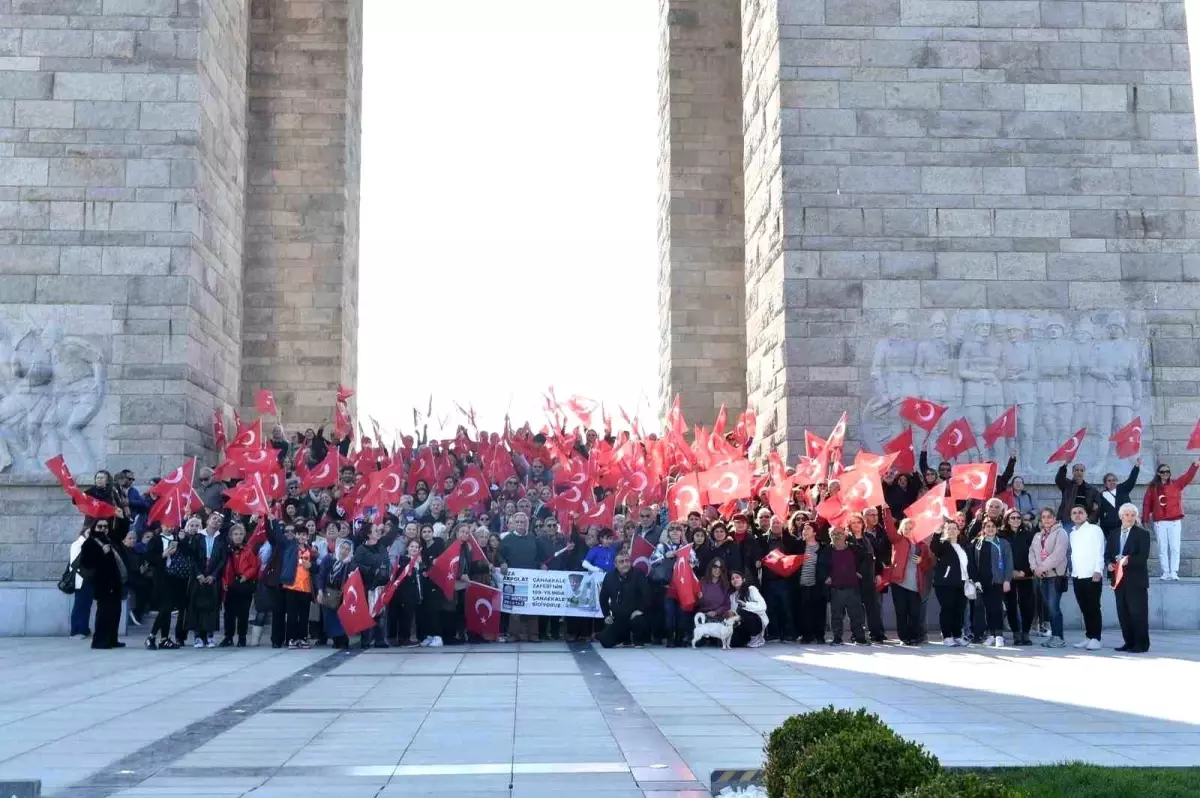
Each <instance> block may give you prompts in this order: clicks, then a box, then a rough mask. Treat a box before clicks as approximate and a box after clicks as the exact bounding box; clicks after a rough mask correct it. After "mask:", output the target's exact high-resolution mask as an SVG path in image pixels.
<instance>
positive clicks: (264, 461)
mask: <svg viewBox="0 0 1200 798" xmlns="http://www.w3.org/2000/svg"><path fill="white" fill-rule="evenodd" d="M278 467H279V456H278V454H277V453H276V452H275V450H274V449H259V448H253V449H247V448H245V447H243V446H230V447H229V448H228V449H226V450H225V459H224V460H222V461H221V462H220V464H219V465H218V466H217V467H216V468H214V469H213V479H216V480H217V481H219V482H225V481H226V480H230V479H237V478H239V477H242V476H244V475H246V474H250V473H254V472H256V471H257V472H260V473H261V472H266V471H270V470H271V469H272V468H278Z"/></svg>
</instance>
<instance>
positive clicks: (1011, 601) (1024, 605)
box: [999, 508, 1034, 646]
mask: <svg viewBox="0 0 1200 798" xmlns="http://www.w3.org/2000/svg"><path fill="white" fill-rule="evenodd" d="M999 534H1000V536H1001V537H1002V538H1004V539H1005V540H1007V541H1008V544H1009V546H1010V547H1011V548H1012V558H1013V578H1012V589H1011V590H1009V591H1008V592H1007V593H1005V594H1004V609H1005V612H1006V613H1007V615H1008V628H1009V629H1011V630H1012V633H1013V645H1015V646H1032V645H1033V641H1032V640H1030V639H1029V630H1030V629H1032V628H1033V596H1034V586H1033V567H1032V566H1031V565H1030V564H1029V549H1030V547H1031V546H1032V545H1033V529H1032V528H1030V527H1029V525H1028V524H1026V523H1025V519H1024V518H1023V517H1022V516H1021V511H1020V510H1018V509H1016V508H1013V509H1011V510H1008V511H1006V512H1005V513H1004V526H1003V527H1001V529H1000V532H999Z"/></svg>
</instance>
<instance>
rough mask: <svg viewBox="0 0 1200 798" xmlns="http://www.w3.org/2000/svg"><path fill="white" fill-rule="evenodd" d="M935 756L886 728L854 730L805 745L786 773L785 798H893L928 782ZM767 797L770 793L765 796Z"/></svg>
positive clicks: (935, 765) (935, 766) (934, 768)
mask: <svg viewBox="0 0 1200 798" xmlns="http://www.w3.org/2000/svg"><path fill="white" fill-rule="evenodd" d="M940 771H941V765H940V764H939V763H938V760H937V757H935V756H934V755H933V754H930V753H928V752H927V751H926V750H925V747H924V746H921V745H917V744H916V743H910V742H908V741H907V740H905V739H903V738H902V737H900V736H899V735H898V734H896V733H895V732H893V731H892V730H891V729H889V728H887V727H886V726H881V727H877V728H868V729H854V730H850V731H843V732H840V733H838V734H834V735H831V736H827V737H825V738H824V739H821V740H818V741H817V742H815V743H813V744H812V745H810V746H808V747H807V748H806V749H805V750H804V752H803V754H802V755H801V756H800V758H799V761H797V762H796V765H795V767H793V768H792V770H791V772H789V773H788V774H787V783H786V787H785V789H784V793H783V795H784V796H785V798H899V796H900V795H902V794H904V793H905V792H907V791H908V790H911V789H913V788H915V787H919V786H920V785H922V784H925V783H926V782H928V781H931V780H933V779H934V778H935V777H937V775H938V774H939V772H940ZM768 794H770V793H768Z"/></svg>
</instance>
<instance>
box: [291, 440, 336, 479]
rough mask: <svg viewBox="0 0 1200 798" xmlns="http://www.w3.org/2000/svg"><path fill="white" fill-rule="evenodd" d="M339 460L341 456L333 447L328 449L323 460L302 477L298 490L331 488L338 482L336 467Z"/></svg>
mask: <svg viewBox="0 0 1200 798" xmlns="http://www.w3.org/2000/svg"><path fill="white" fill-rule="evenodd" d="M340 460H341V455H340V454H338V450H337V448H336V447H334V446H330V447H329V453H328V454H326V455H325V459H324V460H322V461H321V462H319V463H317V464H316V465H315V466H313V468H312V469H311V470H310V471H309V472H308V473H307V474H305V475H304V478H303V479H301V480H300V490H312V489H314V488H332V487H333V486H334V485H336V484H337V481H338V465H339V463H340Z"/></svg>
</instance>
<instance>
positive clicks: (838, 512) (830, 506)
mask: <svg viewBox="0 0 1200 798" xmlns="http://www.w3.org/2000/svg"><path fill="white" fill-rule="evenodd" d="M816 510H817V515H819V516H820V517H821V518H824V519H825V520H826V521H828V522H829V525H830V526H839V527H840V526H845V525H846V523H845V522H846V516H848V515H850V511H849V510H848V509H847V508H846V505H845V504H843V503H842V500H841V499H840V498H838V496H837V495H834V496H828V497H826V498H825V499H824V500H823V501H822V502H821V503H820V504H818V505H817V507H816Z"/></svg>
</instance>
